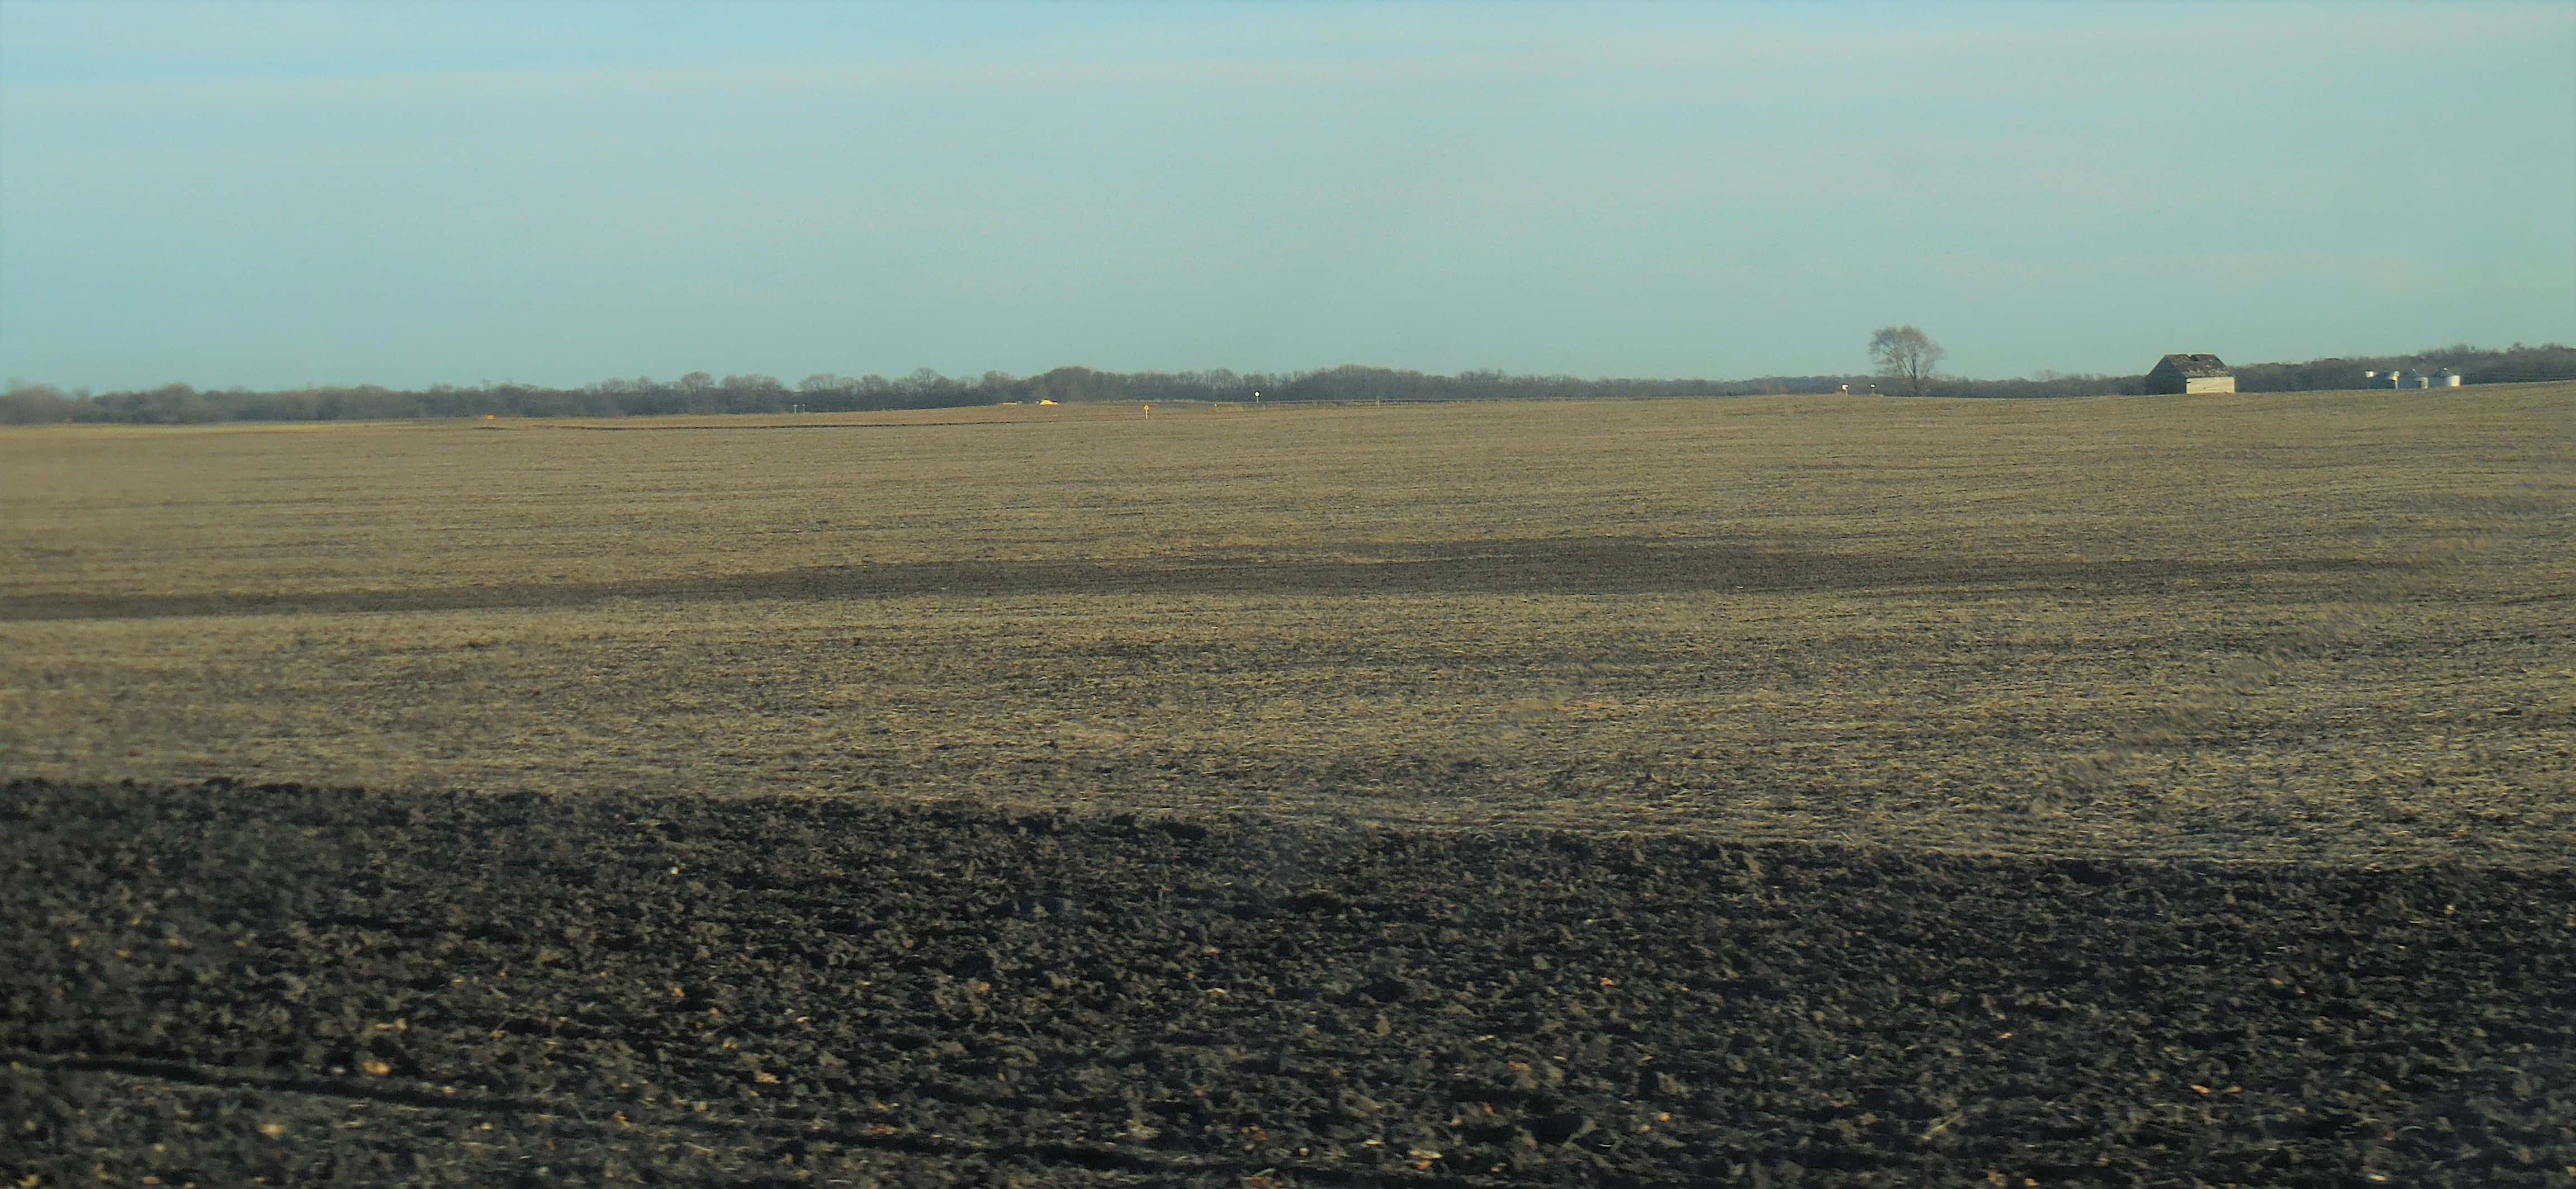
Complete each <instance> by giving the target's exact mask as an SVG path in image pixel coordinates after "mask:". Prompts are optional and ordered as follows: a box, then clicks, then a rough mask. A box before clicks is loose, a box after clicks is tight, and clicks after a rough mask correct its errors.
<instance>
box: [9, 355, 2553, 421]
mask: <svg viewBox="0 0 2576 1189" xmlns="http://www.w3.org/2000/svg"><path fill="white" fill-rule="evenodd" d="M2443 367H2448V368H2451V369H2453V370H2456V371H2458V372H2460V373H2461V374H2462V375H2463V376H2464V377H2465V381H2466V382H2467V383H2469V384H2487V383H2513V382H2526V381H2534V380H2568V379H2576V347H2568V346H2565V345H2562V344H2559V343H2544V344H2541V345H2539V346H2525V345H2523V344H2521V343H2515V344H2513V345H2512V346H2511V347H2508V348H2504V349H2500V350H2497V349H2485V348H2478V347H2471V346H2468V345H2466V344H2458V345H2454V346H2449V347H2441V348H2436V349H2433V350H2429V351H2419V352H2416V353H2414V354H2411V355H2389V356H2373V357H2368V358H2358V359H2348V358H2330V359H2315V360H2309V361H2307V362H2305V363H2257V364H2250V365H2243V366H2239V367H2237V368H2236V369H2235V372H2236V387H2237V390H2238V391H2240V392H2295V391H2317V390H2330V389H2342V388H2357V387H2360V386H2361V383H2362V373H2363V372H2364V371H2378V372H2382V373H2385V372H2387V371H2390V370H2404V371H2408V372H2415V371H2430V370H2433V369H2437V368H2443ZM1885 382H1886V381H1885V378H1883V377H1881V376H1877V375H1834V376H1765V377H1760V378H1756V379H1750V380H1698V379H1679V380H1658V379H1589V380H1587V379H1578V378H1575V377H1571V376H1529V375H1510V374H1506V373H1504V372H1501V371H1494V370H1477V371H1465V372H1460V373H1458V374H1456V375H1446V376H1444V375H1437V374H1430V373H1424V372H1418V371H1406V370H1398V369H1392V368H1382V367H1366V366H1361V365H1357V364H1345V365H1343V366H1340V367H1331V368H1322V369H1318V370H1315V371H1305V372H1293V373H1260V372H1234V371H1228V370H1224V369H1217V370H1213V371H1186V372H1125V373H1121V372H1104V371H1095V370H1093V369H1091V368H1086V367H1060V368H1056V369H1054V370H1052V371H1049V372H1046V373H1044V374H1041V375H1036V376H1025V377H1022V376H1012V375H1009V374H1006V373H1003V372H986V373H984V374H983V375H981V376H976V377H952V376H944V375H941V374H940V373H938V372H937V371H934V370H932V369H929V368H922V369H920V370H918V371H915V372H913V373H911V374H910V375H907V376H903V377H900V378H896V379H888V378H886V377H884V376H878V375H867V376H856V377H852V376H842V375H836V374H833V373H828V372H823V373H816V374H814V375H811V376H807V377H805V378H804V379H803V380H801V381H798V382H797V383H795V384H793V385H790V384H787V383H785V382H782V381H780V380H779V379H777V378H776V377H773V376H766V375H759V374H750V375H728V376H725V377H722V378H718V377H716V376H713V375H710V374H709V373H706V372H691V373H689V374H688V375H685V376H682V377H680V378H679V379H677V380H654V379H650V378H637V379H631V380H626V379H612V380H602V381H600V382H598V383H595V384H586V385H583V386H581V387H578V388H550V387H545V386H542V385H532V384H515V383H501V384H482V385H477V386H473V387H459V386H455V385H449V384H435V385H431V386H430V387H427V388H420V389H395V388H386V387H383V386H381V385H374V384H361V385H351V386H331V387H310V388H298V389H286V390H276V391H255V390H250V389H244V388H229V389H221V390H201V389H198V388H194V387H191V386H189V385H186V384H167V385H163V386H161V387H158V388H152V389H139V390H132V391H119V392H106V393H98V394H92V393H89V392H87V391H72V392H65V391H63V390H61V389H59V388H56V387H54V386H52V385H49V384H30V383H23V382H18V381H12V382H11V383H10V384H9V386H8V388H7V390H6V391H5V392H0V424H16V425H26V424H43V423H52V422H66V421H73V422H105V423H121V424H146V425H170V424H196V423H206V422H218V421H335V420H353V421H354V420H410V419H423V418H455V417H482V416H487V415H488V416H496V417H649V416H669V415H679V414H725V413H785V412H792V411H797V410H799V409H801V410H802V411H805V412H810V413H844V412H879V411H887V410H895V409H937V408H957V407H963V406H968V405H994V404H1004V403H1008V402H1013V401H1016V402H1019V403H1022V404H1036V403H1038V402H1039V401H1042V400H1052V401H1056V402H1058V403H1060V404H1084V403H1101V402H1112V401H1144V402H1156V401H1161V402H1167V403H1177V402H1185V401H1209V402H1223V403H1242V404H1255V403H1260V404H1269V403H1278V404H1326V403H1363V404H1364V403H1375V402H1402V403H1426V402H1456V401H1480V400H1615V399H1640V398H1651V397H1683V396H1760V395H1791V394H1821V393H1836V392H1842V391H1845V390H1848V391H1851V392H1855V393H1866V392H1870V391H1873V390H1874V389H1873V386H1874V385H1879V384H1882V383H1885ZM1923 391H1924V394H1925V395H1929V396H1947V397H1991V398H2041V397H2061V396H2106V395H2121V394H2126V395H2137V394H2140V393H2143V392H2144V391H2145V376H2144V375H2135V376H2107V375H2091V374H2061V373H2057V372H2049V371H2043V372H2040V373H2038V374H2036V375H2032V376H2027V377H2023V378H2019V379H2007V380H1980V379H1967V378H1961V377H1953V376H1937V375H1936V376H1932V377H1930V378H1929V379H1928V380H1926V381H1924V383H1923Z"/></svg>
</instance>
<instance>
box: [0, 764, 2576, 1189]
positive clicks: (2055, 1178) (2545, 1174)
mask: <svg viewBox="0 0 2576 1189" xmlns="http://www.w3.org/2000/svg"><path fill="white" fill-rule="evenodd" d="M0 823H5V825H6V827H7V829H8V832H9V837H10V838H11V840H12V841H11V842H10V843H9V845H8V848H7V856H8V859H9V861H10V869H9V878H8V879H7V880H6V881H4V882H0V896H5V908H6V911H5V913H0V921H5V922H6V924H5V925H0V928H5V929H6V930H7V931H6V933H5V934H0V939H5V940H0V959H4V960H5V961H6V963H7V966H8V968H9V969H11V970H12V971H14V972H15V977H14V978H13V980H12V984H11V987H10V989H9V991H8V1000H7V1009H8V1010H7V1011H6V1012H5V1013H0V1048H5V1050H6V1051H7V1057H8V1059H9V1061H10V1062H11V1065H10V1068H9V1070H8V1072H7V1074H6V1077H7V1082H6V1090H5V1095H6V1097H5V1099H0V1101H6V1103H7V1110H6V1112H5V1114H6V1116H7V1117H8V1118H10V1119H13V1120H15V1122H14V1123H13V1124H12V1130H13V1134H12V1135H11V1136H10V1137H9V1140H8V1143H9V1147H8V1148H7V1149H6V1150H8V1151H10V1152H11V1153H12V1154H13V1155H12V1157H11V1162H12V1164H13V1165H15V1166H16V1167H17V1168H19V1169H22V1170H24V1171H25V1172H26V1173H27V1174H29V1175H35V1176H38V1177H40V1178H42V1181H41V1183H69V1182H73V1181H84V1182H85V1181H87V1180H89V1179H90V1178H91V1176H92V1174H93V1171H94V1170H95V1171H97V1172H101V1173H103V1174H104V1175H105V1176H107V1177H108V1178H109V1179H110V1180H113V1181H116V1182H119V1183H126V1184H132V1183H135V1181H136V1180H137V1179H139V1178H141V1177H143V1176H147V1175H151V1176H157V1177H159V1178H160V1182H161V1183H163V1184H170V1185H176V1184H180V1183H183V1182H185V1181H188V1180H191V1179H194V1180H197V1181H199V1182H201V1183H206V1184H214V1183H237V1182H238V1181H239V1180H240V1179H242V1178H244V1177H246V1176H249V1175H266V1176H268V1177H269V1178H270V1180H271V1182H272V1183H291V1182H309V1181H313V1180H319V1179H335V1180H365V1181H379V1180H404V1181H412V1182H421V1183H463V1184H492V1183H540V1182H546V1181H549V1180H552V1181H568V1182H573V1183H584V1182H595V1181H598V1180H601V1179H607V1178H611V1177H619V1178H623V1177H641V1178H644V1179H679V1180H682V1181H686V1182H689V1183H751V1182H758V1183H788V1182H802V1181H808V1180H810V1181H812V1182H813V1183H822V1184H831V1183H848V1184H871V1183H884V1184H1005V1183H1018V1184H1027V1185H1089V1184H1122V1183H1173V1184H1204V1185H1228V1186H1232V1185H1242V1184H1269V1185H1282V1186H1285V1185H1309V1184H1311V1185H1378V1184H1435V1185H1436V1184H1454V1185H1486V1184H1518V1183H1533V1182H1536V1183H1581V1184H1724V1183H1741V1184H1772V1185H1798V1184H1878V1185H1962V1184H1970V1185H1973V1184H1994V1183H2001V1184H2007V1185H2031V1184H2037V1185H2047V1186H2057V1185H2194V1184H2245V1185H2314V1186H2349V1185H2357V1184H2370V1183H2375V1182H2380V1181H2385V1182H2387V1183H2395V1184H2407V1185H2564V1184H2566V1183H2568V1179H2569V1176H2570V1173H2569V1170H2568V1168H2567V1166H2568V1165H2570V1164H2576V989H2572V988H2576V876H2571V874H2570V873H2569V872H2567V871H2566V870H2563V869H2561V870H2555V871H2516V870H2511V869H2501V868H2473V867H2463V866H2457V865H2434V866H2425V867H2414V868H2407V869H2402V870H2392V871H2353V870H2331V869H2319V868H2313V867H2300V866H2286V865H2237V866H2227V865H2212V864H2197V863H2186V864H2150V863H2123V862H2093V861H2083V860H2051V859H2016V858H1971V857H1957V856H1940V855H1928V854H1924V853H1920V852H1900V851H1888V850H1868V849H1850V848H1841V847H1830V846H1808V845H1796V844H1773V845H1767V846H1750V847H1747V846H1740V845H1731V844H1728V843H1724V842H1720V841H1713V840H1708V839H1691V838H1670V837H1665V838H1638V839H1617V838H1608V837H1603V836H1597V835H1595V836H1573V835H1561V834H1553V835H1552V834H1532V833H1490V832H1485V833H1478V832H1459V831H1443V830H1435V829H1426V828H1420V827H1416V828H1411V829H1387V828H1369V827H1361V826H1349V825H1342V826H1334V825H1323V824H1307V825H1302V826H1288V825H1282V824H1280V823H1278V822H1275V821H1269V820H1261V819H1247V820H1235V821H1216V822H1206V823H1198V822H1180V821H1144V820H1139V819H1136V818H1133V817H1126V816H1120V817H1108V818H1101V817H1084V816H1076V815H1069V814H1061V813H1055V814H1027V815H1010V814H1000V813H993V812H989V811H983V810H977V809H971V808H959V807H950V808H936V807H918V806H915V807H896V806H887V805H883V804H865V803H857V802H851V801H847V800H821V799H781V798H754V799H729V798H704V797H571V798H563V797H551V798H550V797H543V796H536V795H522V796H510V797H483V796H444V797H433V796H422V795H418V794H380V793H366V792H359V791H353V790H340V791H324V790H311V789H301V788H292V787H230V786H201V787H191V788H117V787H103V788H102V787H79V786H59V785H49V784H29V783H17V784H11V785H9V786H7V787H6V791H5V796H0Z"/></svg>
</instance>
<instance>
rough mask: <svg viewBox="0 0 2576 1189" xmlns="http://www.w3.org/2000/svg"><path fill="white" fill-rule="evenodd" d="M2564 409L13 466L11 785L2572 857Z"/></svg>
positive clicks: (2191, 402) (2113, 403) (2002, 408)
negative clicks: (575, 795) (269, 786)
mask: <svg viewBox="0 0 2576 1189" xmlns="http://www.w3.org/2000/svg"><path fill="white" fill-rule="evenodd" d="M2571 410H2576V388H2571V387H2570V386H2565V385H2557V386H2533V387H2528V388H2519V389H2504V388H2493V389H2476V390H2468V391H2467V392H2465V393H2463V394H2457V395H2454V394H2436V395H2433V396H2429V397H2428V396H2424V395H2420V394H2414V395H2407V394H2384V393H2383V394H2358V395H2357V394H2311V395H2300V396H2284V397H2270V396H2240V397H2226V398H2175V399H2155V400H2138V399H2132V400H2087V401H2066V402H2050V403H2003V402H1991V403H1979V402H1937V401H1922V402H1914V401H1843V400H1813V399H1755V400H1738V401H1690V402H1654V403H1633V404H1631V403H1619V404H1565V405H1548V404H1541V405H1513V406H1457V407H1438V408H1405V409H1383V410H1380V409H1340V410H1325V409H1316V410H1296V411H1276V410H1274V411H1264V412H1260V413H1253V412H1249V411H1242V410H1216V409H1192V410H1178V411H1176V410H1168V409H1157V410H1156V415H1155V417H1154V418H1153V419H1152V420H1151V421H1142V420H1138V419H1136V418H1135V416H1134V410H1133V409H1114V408H1099V409H1079V410H1045V411H1039V410H977V411H972V412H971V413H964V414H955V415H950V416H946V417H932V416H928V415H906V416H901V417H889V418H875V419H867V418H829V419H804V420H806V421H811V422H826V423H829V424H828V426H823V427H815V428H785V427H778V428H768V427H763V426H762V425H761V424H759V423H734V422H724V423H718V424H714V425H712V426H711V427H707V428H692V429H685V430H683V429H676V428H674V429H660V428H657V427H660V426H664V425H669V424H673V423H662V422H635V423H628V424H627V425H626V426H625V427H622V428H624V430H625V432H572V431H568V430H559V429H549V428H543V427H537V426H514V427H511V428H509V429H507V430H503V431H487V430H475V429H468V428H465V427H462V426H447V425H393V426H329V427H321V428H318V429H309V430H306V431H303V432H295V433H274V432H258V431H255V430H243V429H237V428H227V429H224V430H218V431H143V430H96V429H85V430H74V429H47V430H31V431H14V432H10V433H8V434H5V435H0V467H5V469H6V473H7V474H8V475H9V476H10V485H9V486H10V491H9V495H8V498H7V501H6V511H7V516H8V518H7V521H6V523H5V525H0V557H7V558H9V559H10V562H11V564H10V566H9V569H8V574H7V577H6V581H5V583H0V762H5V767H6V768H7V769H8V771H10V772H11V773H14V774H25V775H38V776H48V777H55V778H62V779H98V778H107V779H115V778H121V777H134V778H138V779H165V778H173V777H179V778H186V777H197V776H211V775H229V776H242V777H255V778H265V779H293V780H305V781H327V782H352V783H366V784H379V785H420V786H428V785H435V784H457V783H463V784H471V785H478V786H483V787H491V788H501V787H532V788H544V789H559V790H616V789H629V788H676V789H693V790H700V791H705V792H710V793H729V792H751V791H779V790H794V791H810V792H816V793H842V792H848V791H852V790H862V791H869V792H882V793H886V794H891V795H897V796H906V797H925V796H926V797H943V796H958V795H964V796H973V797H977V798H982V799H988V800H1000V801H1010V802H1029V803H1048V804H1064V803H1079V804H1092V805H1104V806H1119V807H1130V808H1148V809H1162V808H1172V809H1185V810H1207V809H1211V808H1217V809H1224V808H1260V809H1267V810H1276V811H1285V812H1296V813H1315V814H1332V815H1349V816H1360V817H1370V818H1384V819H1404V820H1427V821H1448V822H1465V821H1491V820H1505V819H1508V820H1521V821H1537V822H1547V823H1553V824H1582V825H1592V826H1604V827H1610V828H1708V829H1722V830H1728V831H1736V832H1742V833H1746V834H1750V835H1756V836H1799V837H1808V838H1846V839H1851V840H1856V841H1882V842H1889V843H1902V844H1920V845H1936V846H1945V847H1964V848H1976V849H1999V850H2015V851H2068V850H2073V851H2086V852H2114V853H2131V854H2196V855H2226V856H2237V857H2266V858H2331V859H2337V860H2386V861H2401V860H2415V859H2425V858H2436V857H2472V858H2486V859H2494V860H2522V859H2544V860H2552V861H2563V860H2564V859H2565V857H2566V856H2568V855H2569V854H2571V853H2576V845H2571V844H2576V802H2571V799H2570V797H2569V796H2568V794H2569V793H2570V792H2571V791H2576V789H2571V781H2570V776H2569V773H2570V767H2571V765H2570V761H2571V756H2572V755H2576V726H2572V725H2571V721H2572V720H2571V713H2572V712H2576V694H2571V692H2570V691H2571V689H2576V686H2571V683H2570V681H2569V678H2570V677H2571V676H2576V668H2571V666H2576V661H2571V657H2576V648H2571V647H2570V643H2571V630H2570V629H2569V627H2568V626H2567V625H2568V623H2569V622H2570V620H2571V619H2576V616H2571V615H2570V614H2569V610H2570V605H2571V602H2572V601H2576V598H2571V592H2576V566H2571V563H2570V562H2569V561H2568V560H2567V558H2566V556H2565V550H2564V548H2563V546H2564V542H2566V541H2567V540H2570V539H2576V514H2572V513H2571V508H2576V500H2572V499H2571V494H2576V477H2572V476H2576V468H2571V467H2570V465H2569V451H2568V446H2569V440H2570V436H2571V435H2570V433H2569V429H2570V426H2571Z"/></svg>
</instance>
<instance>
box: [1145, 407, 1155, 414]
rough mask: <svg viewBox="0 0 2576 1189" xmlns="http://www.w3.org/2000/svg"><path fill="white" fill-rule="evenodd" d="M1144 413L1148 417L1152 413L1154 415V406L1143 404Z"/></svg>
mask: <svg viewBox="0 0 2576 1189" xmlns="http://www.w3.org/2000/svg"><path fill="white" fill-rule="evenodd" d="M1145 415H1146V416H1148V417H1151V416H1153V415H1154V406H1152V405H1147V406H1145Z"/></svg>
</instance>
